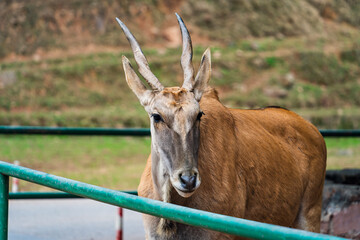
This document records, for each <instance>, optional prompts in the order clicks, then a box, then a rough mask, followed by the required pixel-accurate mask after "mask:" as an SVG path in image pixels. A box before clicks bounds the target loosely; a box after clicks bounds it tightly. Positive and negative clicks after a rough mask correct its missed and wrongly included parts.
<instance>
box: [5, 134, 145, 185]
mask: <svg viewBox="0 0 360 240" xmlns="http://www.w3.org/2000/svg"><path fill="white" fill-rule="evenodd" d="M0 143H1V146H2V147H1V149H0V155H1V161H8V162H13V161H14V160H18V161H20V164H21V165H23V166H25V167H30V168H34V169H37V170H39V171H45V172H48V173H51V174H55V175H59V176H63V177H67V178H71V179H75V180H78V181H83V182H87V183H91V184H95V185H99V186H103V187H108V188H112V189H124V190H125V189H128V190H133V189H136V187H137V185H138V184H139V181H140V176H141V172H142V171H143V170H144V167H145V163H146V159H147V156H148V155H149V153H150V138H148V137H145V138H144V137H108V136H107V137H75V136H28V135H16V136H15V135H0ZM20 189H21V190H22V191H33V190H44V187H41V186H39V185H34V184H31V183H28V182H21V183H20Z"/></svg>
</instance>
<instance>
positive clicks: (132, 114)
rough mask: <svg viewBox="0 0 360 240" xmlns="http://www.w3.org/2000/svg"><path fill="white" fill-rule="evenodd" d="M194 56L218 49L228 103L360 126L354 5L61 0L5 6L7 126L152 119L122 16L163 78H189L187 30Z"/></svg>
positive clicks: (0, 18) (359, 35) (359, 44)
mask: <svg viewBox="0 0 360 240" xmlns="http://www.w3.org/2000/svg"><path fill="white" fill-rule="evenodd" d="M175 11H176V12H179V13H180V14H181V15H182V17H183V18H184V20H185V22H186V23H187V25H188V27H189V30H190V33H191V36H192V38H193V45H194V47H195V52H194V63H195V66H196V68H197V66H198V61H199V58H200V57H201V54H202V52H203V51H204V49H205V48H206V47H207V46H210V47H211V49H212V56H213V73H212V80H211V84H212V85H214V86H216V87H217V89H218V90H219V92H220V97H221V99H222V100H223V102H224V103H225V104H226V105H227V106H230V107H241V108H255V107H263V106H267V105H281V106H283V107H287V108H290V109H293V110H295V111H297V112H298V113H300V114H301V115H303V116H305V117H306V118H308V119H310V120H312V121H313V122H314V123H315V124H316V125H317V126H318V127H320V128H359V127H360V108H359V105H360V98H359V97H358V95H359V92H360V78H359V76H360V67H359V66H360V40H359V39H360V32H359V30H360V16H359V14H357V13H358V12H359V11H360V3H359V2H358V1H351V0H349V1H345V0H344V1H336V0H308V1H286V0H282V1H275V0H274V1H261V0H255V1H250V0H234V1H225V0H224V1H215V0H208V1H195V0H187V1H185V0H183V1H163V0H158V1H155V0H153V1H150V0H143V1H140V0H138V1H111V0H107V1H100V0H97V1H95V0H93V1H90V0H87V1H80V0H76V1H71V2H68V1H65V2H59V1H55V0H49V1H46V2H45V3H44V2H43V1H39V0H30V1H15V0H8V1H5V2H1V3H0V114H1V117H0V125H17V124H19V125H51V126H86V127H88V126H103V127H139V126H141V127H146V126H147V124H148V120H147V116H146V114H145V112H144V111H143V110H142V108H141V106H139V104H138V103H137V100H136V98H135V97H134V96H133V94H132V93H131V92H130V91H129V89H128V87H127V85H126V83H125V80H124V77H123V76H124V74H123V70H122V67H121V55H126V56H128V57H132V53H131V52H129V46H128V43H127V41H126V38H125V37H124V36H123V34H122V32H121V30H120V28H119V27H118V25H117V24H116V23H115V21H114V18H115V17H120V18H121V19H123V20H124V21H125V23H126V24H127V25H128V27H129V28H130V29H131V30H132V32H133V33H134V35H135V36H136V37H137V39H138V40H139V42H140V43H141V45H142V46H143V49H144V50H145V54H146V55H147V57H148V59H149V62H150V64H151V68H152V70H153V72H154V73H155V74H156V75H157V76H158V77H159V79H160V80H161V81H162V82H163V83H164V84H165V85H167V86H169V85H179V84H180V83H181V81H182V71H181V69H180V66H179V59H180V54H181V50H180V40H181V38H180V32H179V30H178V26H177V22H176V18H175V16H174V14H173V13H174V12H175Z"/></svg>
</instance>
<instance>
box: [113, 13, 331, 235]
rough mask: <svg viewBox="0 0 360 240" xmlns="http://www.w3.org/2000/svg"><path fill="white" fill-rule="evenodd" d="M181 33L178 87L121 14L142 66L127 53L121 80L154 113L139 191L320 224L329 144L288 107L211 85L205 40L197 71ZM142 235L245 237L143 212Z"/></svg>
mask: <svg viewBox="0 0 360 240" xmlns="http://www.w3.org/2000/svg"><path fill="white" fill-rule="evenodd" d="M176 17H177V20H178V23H179V25H180V30H181V34H182V43H183V46H182V47H183V48H182V55H181V67H182V69H183V72H184V82H183V85H182V86H181V87H164V86H163V85H162V84H161V83H160V81H159V80H158V79H157V78H156V76H155V75H154V74H153V73H152V72H151V70H150V67H149V64H148V62H147V59H146V58H145V56H144V54H143V52H142V50H141V48H140V46H139V44H138V42H137V41H136V39H135V37H134V36H133V35H132V33H131V32H130V31H129V29H128V28H127V27H126V26H125V24H124V23H123V22H121V21H120V20H119V19H118V18H116V20H117V21H118V23H119V24H120V26H121V28H122V30H123V32H124V33H125V35H126V37H127V39H128V41H129V43H130V45H131V48H132V51H133V54H134V58H135V61H136V63H137V65H138V67H139V72H140V74H141V75H142V76H143V77H144V79H145V80H146V82H147V83H148V85H149V86H150V88H151V89H148V88H147V87H146V86H145V85H144V83H143V82H142V81H141V80H140V78H139V77H138V75H137V74H136V72H135V71H134V69H133V68H132V66H131V64H130V62H129V60H128V59H127V58H126V57H125V56H123V57H122V62H123V68H124V72H125V78H126V81H127V84H128V85H129V87H130V88H131V90H132V91H133V92H134V93H135V95H136V96H137V98H138V99H139V101H140V103H141V105H142V106H143V107H144V108H145V111H146V112H147V114H148V116H149V119H150V126H151V127H150V128H151V129H150V130H151V154H150V156H149V158H148V160H147V163H146V167H145V170H144V172H143V174H142V176H141V180H140V185H139V187H138V193H139V196H142V197H146V198H151V199H156V200H159V201H164V202H169V203H174V204H178V205H182V206H187V207H190V208H196V209H201V210H205V211H210V212H214V213H219V214H224V215H229V216H234V217H238V218H245V219H250V220H255V221H260V222H264V223H271V224H276V225H281V226H286V227H292V228H298V229H304V230H307V231H313V232H319V230H320V214H321V200H322V188H323V184H324V177H325V168H326V146H325V142H324V139H323V137H322V136H321V134H320V133H319V131H318V130H317V128H316V127H315V126H314V125H312V124H311V123H310V122H308V121H306V120H304V119H303V118H301V117H300V116H299V115H297V114H295V113H294V112H291V111H289V110H287V109H284V108H279V107H266V108H262V109H257V110H240V109H239V110H238V109H231V108H227V107H225V106H224V105H222V104H221V102H220V100H219V97H218V94H217V91H216V90H215V89H214V88H212V87H210V86H208V82H209V80H210V75H211V54H210V49H209V48H208V49H207V50H206V51H205V52H204V54H203V56H202V58H201V63H200V67H199V69H198V72H197V74H196V76H195V74H194V68H193V64H192V55H193V50H192V43H191V38H190V34H189V32H188V30H187V28H186V26H185V24H184V22H183V20H182V19H181V17H180V16H179V15H178V14H176ZM143 220H144V221H143V222H144V226H145V233H146V238H147V239H241V238H239V237H235V236H231V235H228V234H224V233H218V232H214V231H210V230H206V229H201V228H196V227H192V226H188V225H184V224H180V223H176V222H172V221H170V220H166V219H162V218H158V217H154V216H149V215H143Z"/></svg>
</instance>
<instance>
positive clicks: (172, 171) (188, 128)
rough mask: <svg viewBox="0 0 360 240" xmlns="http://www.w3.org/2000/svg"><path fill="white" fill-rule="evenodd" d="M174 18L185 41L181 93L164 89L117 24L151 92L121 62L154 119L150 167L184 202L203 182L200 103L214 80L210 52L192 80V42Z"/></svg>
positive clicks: (133, 72)
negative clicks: (211, 78)
mask: <svg viewBox="0 0 360 240" xmlns="http://www.w3.org/2000/svg"><path fill="white" fill-rule="evenodd" d="M176 16H177V19H178V22H179V25H180V30H181V33H182V39H183V52H182V56H181V66H182V68H183V70H184V83H183V85H182V87H169V88H164V87H163V85H162V84H161V83H160V81H159V80H158V79H157V78H156V77H155V75H154V74H153V73H152V72H151V70H150V68H149V65H148V62H147V60H146V58H145V56H144V54H143V53H142V51H141V49H140V46H139V45H138V43H137V41H136V39H135V38H134V36H133V35H132V34H131V33H130V31H129V30H128V29H127V27H126V26H125V25H124V24H123V23H122V22H121V21H120V20H119V19H117V21H118V22H119V24H120V26H121V28H122V29H123V31H124V33H125V35H126V37H127V38H128V40H129V42H130V45H131V47H132V50H133V53H134V58H135V61H136V62H137V64H138V66H139V72H140V74H141V75H142V76H143V77H144V78H145V80H146V81H147V83H148V84H149V85H150V87H151V89H147V88H146V87H145V85H144V84H143V83H142V81H141V80H140V78H139V77H138V76H137V74H136V73H135V71H134V69H133V68H132V66H131V64H130V62H129V60H128V59H127V58H126V57H125V56H123V66H124V71H125V77H126V81H127V83H128V85H129V87H130V88H131V89H132V91H133V92H134V93H135V94H136V96H137V97H138V99H139V101H140V103H141V104H142V105H143V106H144V108H145V110H146V112H147V113H148V115H149V118H150V122H151V137H152V160H153V161H158V162H156V163H154V164H153V165H152V167H153V168H155V169H152V171H153V173H154V172H155V174H158V175H160V174H161V175H162V177H163V178H161V179H165V180H166V179H170V182H171V184H172V186H173V187H174V188H175V189H176V191H177V192H178V193H179V194H180V195H181V196H183V197H189V196H191V195H192V194H193V193H194V191H195V190H196V189H197V188H198V187H199V186H200V181H201V180H200V173H199V171H198V168H197V165H198V149H199V144H200V120H201V117H202V115H203V112H202V111H201V109H200V105H199V101H200V99H201V96H202V94H203V92H204V91H205V89H206V87H207V83H208V81H209V79H210V72H211V59H210V50H209V49H207V50H206V51H205V53H204V55H203V57H202V59H201V64H200V68H199V71H198V73H197V75H196V77H194V69H193V65H192V44H191V38H190V35H189V32H188V30H187V29H186V27H185V24H184V22H183V21H182V19H181V18H180V16H179V15H177V14H176ZM156 167H157V168H158V169H156Z"/></svg>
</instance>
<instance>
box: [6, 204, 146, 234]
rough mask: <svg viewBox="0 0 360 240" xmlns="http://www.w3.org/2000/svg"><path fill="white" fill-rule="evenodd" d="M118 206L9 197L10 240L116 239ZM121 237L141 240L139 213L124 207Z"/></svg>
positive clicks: (142, 230) (142, 231) (141, 226)
mask: <svg viewBox="0 0 360 240" xmlns="http://www.w3.org/2000/svg"><path fill="white" fill-rule="evenodd" d="M117 212H118V211H117V207H114V206H111V205H107V204H104V203H99V202H96V201H93V200H88V199H51V200H11V201H10V204H9V240H68V239H71V240H100V239H101V240H115V238H116V228H115V219H116V215H117ZM123 221H124V225H123V229H124V235H123V236H124V238H123V239H124V240H140V239H144V236H145V232H144V228H143V224H142V218H141V214H140V213H137V212H134V211H130V210H127V209H124V217H123Z"/></svg>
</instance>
